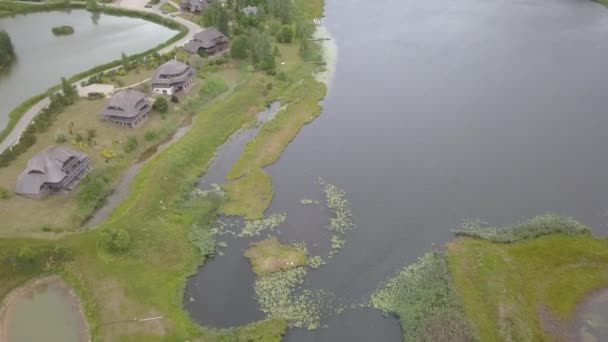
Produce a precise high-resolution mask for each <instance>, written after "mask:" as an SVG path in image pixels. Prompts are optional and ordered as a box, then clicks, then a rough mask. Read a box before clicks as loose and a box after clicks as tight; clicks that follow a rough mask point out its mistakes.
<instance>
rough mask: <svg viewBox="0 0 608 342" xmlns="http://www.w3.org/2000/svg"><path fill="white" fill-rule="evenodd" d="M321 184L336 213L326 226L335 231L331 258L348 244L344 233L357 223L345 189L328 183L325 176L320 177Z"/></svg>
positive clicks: (331, 207) (330, 207)
mask: <svg viewBox="0 0 608 342" xmlns="http://www.w3.org/2000/svg"><path fill="white" fill-rule="evenodd" d="M319 184H321V185H322V186H323V193H324V194H325V202H326V204H327V207H328V208H329V209H331V211H332V212H333V214H334V217H332V218H330V219H329V224H328V225H327V226H325V228H327V229H328V230H329V231H330V232H332V233H333V235H332V237H331V252H330V253H329V257H330V258H331V257H333V256H334V255H335V254H336V253H337V252H338V251H339V250H340V249H342V247H344V245H345V244H346V240H345V239H344V234H346V233H347V232H348V231H350V230H351V229H353V228H354V226H355V223H354V221H353V214H352V212H351V210H350V204H349V203H348V201H347V200H346V193H345V192H344V190H342V189H340V188H338V187H337V186H335V185H333V184H328V183H327V182H325V180H324V179H323V178H319Z"/></svg>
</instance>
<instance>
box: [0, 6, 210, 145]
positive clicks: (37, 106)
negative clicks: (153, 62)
mask: <svg viewBox="0 0 608 342" xmlns="http://www.w3.org/2000/svg"><path fill="white" fill-rule="evenodd" d="M5 4H7V5H8V6H10V5H13V6H24V7H28V8H29V9H28V11H26V12H23V13H21V12H16V13H13V14H12V15H27V14H30V13H38V12H52V11H61V10H85V11H88V10H87V9H86V6H85V3H70V4H63V3H62V4H60V6H59V5H55V4H53V5H54V6H52V7H51V8H47V7H48V6H44V5H42V6H41V5H37V4H35V3H21V2H18V1H17V2H15V1H11V2H5ZM1 5H2V4H1V3H0V6H1ZM0 9H1V7H0ZM88 12H90V11H88ZM99 12H100V13H102V14H105V15H113V16H130V17H134V18H139V19H142V20H146V21H149V22H151V23H154V24H157V25H162V26H165V27H167V28H169V29H171V30H176V31H178V33H177V34H176V35H174V36H173V37H171V38H169V40H167V41H165V42H162V43H160V44H159V45H157V46H155V47H153V48H151V49H148V50H146V51H143V52H141V53H137V54H134V55H131V56H129V59H133V58H137V57H142V56H147V55H150V54H153V53H155V52H158V53H159V54H166V53H168V52H170V51H172V50H173V49H175V48H177V47H179V46H182V45H184V44H185V43H187V42H188V41H189V40H190V39H191V38H192V36H193V35H194V34H195V33H196V32H198V31H200V30H202V29H203V28H202V27H200V26H198V25H197V24H195V23H193V22H190V21H188V20H185V19H183V18H180V17H170V18H169V17H165V16H162V14H161V13H160V12H159V11H157V9H155V8H153V9H136V8H132V7H122V6H120V5H108V6H102V7H101V8H100V10H99ZM5 16H9V15H5ZM0 17H4V16H0ZM167 20H168V21H171V22H172V24H171V25H168V24H166V22H165V21H167ZM172 26H173V27H172ZM117 67H120V60H113V61H110V62H108V63H105V64H101V65H97V66H94V67H92V68H90V69H87V70H85V71H82V72H79V73H77V74H75V75H72V76H70V77H68V78H67V80H68V82H70V83H71V84H73V85H76V86H77V87H78V85H79V84H80V83H81V82H82V81H84V80H86V79H88V78H89V77H91V76H92V75H94V74H97V73H100V72H107V71H110V70H112V69H115V68H117ZM58 89H59V86H58V85H55V86H52V87H51V88H49V89H48V90H47V91H45V92H43V93H40V94H37V95H32V96H31V97H29V98H28V99H26V100H25V101H23V102H21V103H20V104H19V105H17V106H16V107H14V108H13V109H12V110H11V111H10V112H9V113H8V115H7V118H8V122H7V124H6V126H5V127H4V128H2V129H1V130H0V154H1V153H4V152H5V151H6V150H8V149H9V148H10V147H12V146H14V145H16V144H17V143H18V142H19V139H20V138H21V135H22V134H23V132H24V131H25V130H26V129H27V127H28V126H29V125H30V123H31V122H32V121H33V120H34V119H35V118H36V116H37V115H38V113H39V112H40V111H41V110H42V109H43V108H45V107H46V106H48V102H49V95H50V94H52V93H54V92H56V91H58Z"/></svg>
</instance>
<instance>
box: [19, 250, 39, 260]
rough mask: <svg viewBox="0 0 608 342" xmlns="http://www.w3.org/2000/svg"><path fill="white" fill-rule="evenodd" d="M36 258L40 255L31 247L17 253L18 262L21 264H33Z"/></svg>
mask: <svg viewBox="0 0 608 342" xmlns="http://www.w3.org/2000/svg"><path fill="white" fill-rule="evenodd" d="M36 257H38V254H37V253H36V250H35V249H33V248H31V247H20V248H19V251H18V252H17V261H18V262H19V263H20V264H31V263H33V262H34V261H36Z"/></svg>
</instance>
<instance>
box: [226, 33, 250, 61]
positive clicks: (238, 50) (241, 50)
mask: <svg viewBox="0 0 608 342" xmlns="http://www.w3.org/2000/svg"><path fill="white" fill-rule="evenodd" d="M248 50H249V42H248V41H247V37H245V36H238V37H236V38H234V41H233V42H232V45H231V47H230V55H231V56H232V58H236V59H245V58H247V57H249V52H248Z"/></svg>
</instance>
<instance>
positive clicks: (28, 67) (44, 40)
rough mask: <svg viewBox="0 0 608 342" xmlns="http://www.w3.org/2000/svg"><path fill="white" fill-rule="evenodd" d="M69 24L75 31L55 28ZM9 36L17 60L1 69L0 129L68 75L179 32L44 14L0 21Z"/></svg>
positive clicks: (130, 21) (122, 20)
mask: <svg viewBox="0 0 608 342" xmlns="http://www.w3.org/2000/svg"><path fill="white" fill-rule="evenodd" d="M59 25H70V26H73V27H74V30H75V33H74V34H73V35H70V36H61V37H56V36H54V35H53V34H52V33H51V28H52V27H53V26H59ZM0 29H4V30H6V31H7V32H8V33H9V35H10V36H11V40H12V42H13V45H14V46H15V52H16V54H17V60H16V61H15V62H14V63H13V64H11V66H10V68H8V69H7V70H6V71H3V72H2V73H0V129H2V128H4V127H5V126H6V123H7V117H8V113H9V112H10V111H11V110H12V109H13V108H14V107H16V106H17V105H19V104H20V103H21V102H23V101H24V100H26V99H28V98H30V97H32V96H33V95H35V94H38V93H41V92H43V91H44V90H46V89H48V88H50V87H51V86H53V85H55V84H58V83H59V80H60V78H61V77H69V76H71V75H74V74H76V73H79V72H82V71H85V70H87V69H90V68H92V67H94V66H96V65H100V64H104V63H107V62H110V61H112V60H115V59H118V58H120V55H121V53H122V52H124V53H126V54H134V53H137V52H142V51H145V50H147V49H150V48H153V47H155V46H157V45H159V44H160V43H162V42H164V41H166V40H168V39H169V38H171V37H172V36H173V35H175V34H176V33H177V31H173V30H170V29H168V28H166V27H164V26H161V25H158V24H154V23H151V22H148V21H145V20H143V19H136V18H129V17H117V16H109V15H103V14H102V15H99V17H98V18H93V15H92V14H91V13H90V12H87V11H84V10H74V11H71V12H56V11H55V12H43V13H32V14H28V15H20V16H16V17H13V18H2V19H0Z"/></svg>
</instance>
